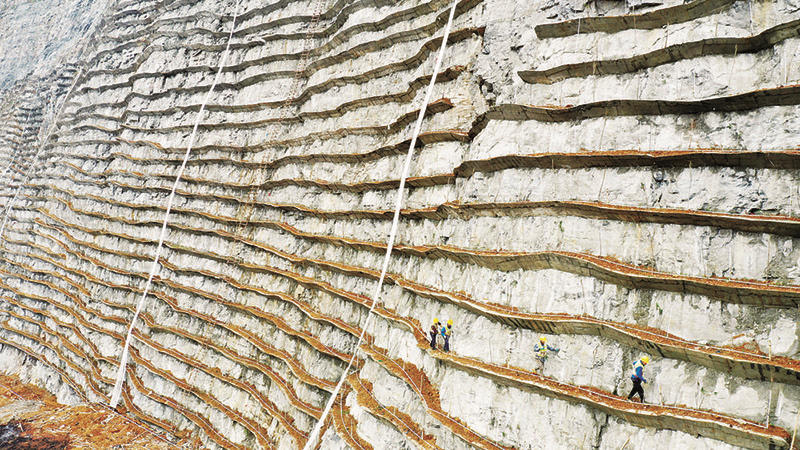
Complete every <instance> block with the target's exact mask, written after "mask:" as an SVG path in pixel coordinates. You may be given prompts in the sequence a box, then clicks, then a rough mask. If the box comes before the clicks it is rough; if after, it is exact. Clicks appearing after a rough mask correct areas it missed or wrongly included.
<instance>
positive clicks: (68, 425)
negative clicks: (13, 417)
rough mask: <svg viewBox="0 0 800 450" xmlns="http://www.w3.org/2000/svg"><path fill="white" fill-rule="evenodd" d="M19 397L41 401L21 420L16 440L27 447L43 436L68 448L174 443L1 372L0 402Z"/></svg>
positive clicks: (154, 446) (156, 446)
mask: <svg viewBox="0 0 800 450" xmlns="http://www.w3.org/2000/svg"><path fill="white" fill-rule="evenodd" d="M20 399H24V400H35V401H37V402H41V407H40V408H39V410H38V411H37V412H36V413H34V414H33V415H30V416H28V417H26V418H25V419H23V420H22V421H21V422H20V425H21V426H22V428H23V429H24V431H23V434H22V435H21V437H22V438H24V440H23V439H20V440H19V441H18V442H19V444H23V443H24V444H25V445H26V448H37V447H35V446H33V445H31V444H34V445H35V444H37V443H38V442H41V441H43V440H44V441H45V442H46V441H51V442H53V441H55V442H64V444H65V446H67V447H68V448H75V447H78V448H81V447H83V448H111V447H113V446H115V445H117V446H119V445H121V446H131V447H136V448H151V449H168V448H172V447H175V446H176V444H173V443H172V442H170V441H169V440H167V439H166V438H165V437H163V436H160V435H159V434H158V433H156V432H154V431H153V430H150V429H149V428H147V427H145V426H144V425H143V424H140V423H138V422H136V421H133V420H131V419H129V418H126V417H125V416H122V415H120V414H118V413H115V412H112V411H110V410H107V409H98V408H96V407H94V406H91V405H77V406H67V405H62V404H59V403H58V401H57V400H56V398H55V397H54V396H53V395H52V394H50V393H49V392H47V391H46V390H44V389H42V388H39V387H37V386H33V385H31V384H26V383H23V382H21V381H20V380H19V378H17V377H15V376H9V375H0V406H3V405H8V404H12V403H14V402H17V401H19V400H20ZM178 445H181V444H180V443H178ZM42 448H53V447H42Z"/></svg>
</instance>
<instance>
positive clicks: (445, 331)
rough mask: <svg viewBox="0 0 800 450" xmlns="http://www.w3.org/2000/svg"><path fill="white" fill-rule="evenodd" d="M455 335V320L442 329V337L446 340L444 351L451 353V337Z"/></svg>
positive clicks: (449, 321)
mask: <svg viewBox="0 0 800 450" xmlns="http://www.w3.org/2000/svg"><path fill="white" fill-rule="evenodd" d="M452 334H453V319H450V320H448V321H447V326H446V327H442V337H443V338H444V349H443V350H444V351H445V352H449V351H450V336H452Z"/></svg>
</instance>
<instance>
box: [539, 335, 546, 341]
mask: <svg viewBox="0 0 800 450" xmlns="http://www.w3.org/2000/svg"><path fill="white" fill-rule="evenodd" d="M539 340H540V341H542V342H547V338H546V337H544V336H539Z"/></svg>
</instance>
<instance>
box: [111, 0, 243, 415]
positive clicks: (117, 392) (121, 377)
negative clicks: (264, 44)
mask: <svg viewBox="0 0 800 450" xmlns="http://www.w3.org/2000/svg"><path fill="white" fill-rule="evenodd" d="M238 12H239V2H238V1H237V3H236V7H235V9H234V12H233V20H232V21H231V31H230V34H228V44H227V45H226V46H225V51H224V52H223V53H222V58H221V59H220V62H219V68H218V69H217V75H216V76H215V77H214V82H213V83H211V88H210V89H209V90H208V92H207V93H206V98H205V99H204V100H203V103H202V105H200V111H199V112H198V113H197V119H195V122H194V127H193V128H192V134H191V135H190V136H189V143H188V145H187V146H186V153H185V154H184V155H183V163H181V168H180V169H179V170H178V175H177V176H176V177H175V183H173V184H172V191H171V192H170V193H169V200H167V212H166V213H165V214H164V223H162V224H161V235H160V236H159V237H158V246H157V247H156V256H155V258H154V259H153V264H152V265H151V266H150V275H148V277H147V283H146V284H145V286H144V292H142V296H141V297H140V298H139V303H138V304H137V305H136V312H135V313H134V314H133V318H132V319H131V324H130V325H129V326H128V335H127V336H126V337H125V346H124V347H123V349H122V357H121V358H120V361H119V368H118V369H117V377H116V381H115V383H114V389H113V391H112V392H111V401H110V402H109V404H110V405H111V407H112V408H116V407H117V403H119V399H120V396H121V395H122V384H123V383H124V381H125V367H126V366H127V365H128V356H129V352H130V346H131V340H132V339H133V334H132V333H133V327H134V325H135V324H136V319H138V318H139V313H141V311H142V307H143V306H144V300H145V298H147V294H148V293H149V292H150V285H151V284H152V282H153V277H154V276H155V274H156V272H157V271H158V268H159V265H158V259H159V258H160V257H161V250H162V249H163V248H164V237H165V236H166V234H167V222H168V221H169V213H170V211H171V210H172V202H173V200H174V199H175V190H176V189H177V188H178V182H180V180H181V176H182V175H183V171H184V169H185V168H186V162H187V161H188V160H189V154H190V153H191V152H192V146H193V145H194V140H195V136H196V134H197V127H198V126H199V125H200V119H202V117H203V112H204V111H205V109H206V104H207V103H208V100H209V99H210V98H211V93H212V92H213V91H214V87H216V86H217V83H218V82H219V78H220V76H221V75H222V68H223V67H225V62H226V61H227V59H228V51H229V50H230V48H231V39H232V38H233V31H234V30H235V29H236V17H237V15H238Z"/></svg>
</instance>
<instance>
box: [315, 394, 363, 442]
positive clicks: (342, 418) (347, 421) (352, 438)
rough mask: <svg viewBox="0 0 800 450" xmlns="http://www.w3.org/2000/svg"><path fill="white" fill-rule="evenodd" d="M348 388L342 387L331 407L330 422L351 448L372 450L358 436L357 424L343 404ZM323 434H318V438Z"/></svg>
mask: <svg viewBox="0 0 800 450" xmlns="http://www.w3.org/2000/svg"><path fill="white" fill-rule="evenodd" d="M349 392H350V387H349V386H347V385H342V389H341V390H340V391H339V396H338V397H337V398H336V401H335V402H334V403H333V406H331V420H332V421H333V425H334V427H335V428H336V434H338V435H339V436H340V437H341V438H342V439H344V441H345V442H346V443H347V445H349V446H350V447H352V448H355V449H359V450H373V447H372V445H371V444H370V443H369V442H367V441H365V440H364V439H363V438H362V437H361V436H359V434H358V422H357V421H356V419H355V417H353V416H352V415H351V414H350V408H348V407H347V406H346V404H345V399H346V398H347V394H348V393H349ZM359 403H360V402H359ZM323 434H324V433H322V432H320V436H321V435H323Z"/></svg>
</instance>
